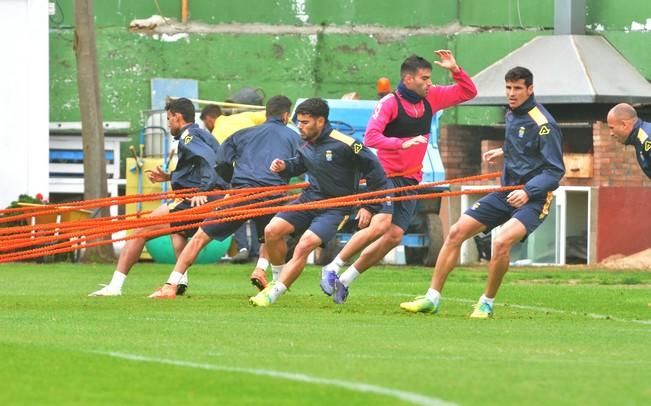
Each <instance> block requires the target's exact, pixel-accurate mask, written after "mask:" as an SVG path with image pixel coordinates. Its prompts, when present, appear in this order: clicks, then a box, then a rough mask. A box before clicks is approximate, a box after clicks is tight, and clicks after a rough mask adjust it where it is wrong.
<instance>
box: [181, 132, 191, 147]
mask: <svg viewBox="0 0 651 406" xmlns="http://www.w3.org/2000/svg"><path fill="white" fill-rule="evenodd" d="M190 141H192V136H191V135H190V134H186V135H185V136H184V137H183V143H184V144H185V145H188V144H189V143H190Z"/></svg>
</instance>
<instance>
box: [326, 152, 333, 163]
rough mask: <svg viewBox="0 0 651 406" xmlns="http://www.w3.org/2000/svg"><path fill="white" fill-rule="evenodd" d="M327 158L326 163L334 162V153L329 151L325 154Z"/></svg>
mask: <svg viewBox="0 0 651 406" xmlns="http://www.w3.org/2000/svg"><path fill="white" fill-rule="evenodd" d="M325 157H326V161H328V162H332V151H331V150H327V151H326V152H325Z"/></svg>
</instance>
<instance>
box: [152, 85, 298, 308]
mask: <svg viewBox="0 0 651 406" xmlns="http://www.w3.org/2000/svg"><path fill="white" fill-rule="evenodd" d="M291 106H292V102H291V101H290V100H289V99H288V98H287V97H285V96H274V97H272V98H270V99H269V101H268V102H267V105H266V112H267V121H265V122H264V123H263V124H261V125H258V126H254V127H249V128H245V129H243V130H240V131H237V132H236V133H234V134H233V135H231V136H230V137H229V138H227V139H226V140H225V141H224V143H223V144H221V146H220V151H219V155H218V157H217V171H218V172H219V174H220V175H221V176H222V177H223V178H224V179H227V180H230V182H231V186H232V188H233V189H241V188H248V187H264V186H278V185H286V184H287V183H288V182H289V177H284V176H281V175H278V174H276V173H274V172H272V171H271V170H270V169H269V165H271V162H272V160H273V159H275V158H277V157H279V156H280V157H286V158H289V157H292V156H294V155H295V153H296V151H297V148H298V144H299V137H298V136H297V134H296V133H295V132H294V131H293V130H292V129H290V128H288V127H287V122H288V120H289V112H290V109H291ZM276 197H278V196H277V195H276V196H268V197H262V198H259V199H254V200H249V201H247V202H246V203H240V205H242V204H251V203H255V202H260V201H264V200H271V199H274V198H276ZM272 217H273V215H267V216H260V217H256V218H255V219H254V221H255V222H256V226H257V230H260V231H258V234H259V235H258V238H259V239H261V238H262V230H264V227H265V226H266V225H267V224H268V223H269V221H270V220H271V218H272ZM246 220H247V219H241V220H235V221H229V222H225V223H216V224H205V225H202V226H201V227H199V230H198V231H197V233H196V234H195V235H194V236H193V237H192V240H190V242H189V243H188V244H187V245H186V247H185V248H184V249H183V252H181V255H180V256H179V257H178V259H177V261H176V265H175V266H174V270H173V271H172V273H171V274H170V276H169V279H168V280H167V283H166V284H165V285H163V286H162V287H161V288H160V289H158V290H157V291H156V292H154V293H152V294H151V295H150V296H149V297H151V298H154V299H173V298H175V297H176V292H177V288H178V285H179V284H180V283H181V281H182V280H183V277H184V275H185V274H186V272H187V270H188V268H189V267H190V266H191V265H192V264H193V263H194V261H195V259H196V258H197V256H198V255H199V252H200V251H201V249H202V248H203V247H205V246H206V245H208V243H209V242H210V241H211V240H218V241H222V240H224V239H225V238H227V237H228V236H229V235H231V234H233V232H234V231H235V230H237V229H238V228H239V227H240V226H241V225H242V224H244V223H245V222H246ZM261 261H262V262H265V263H261ZM266 261H267V256H266V253H265V250H264V245H263V246H262V247H261V248H260V259H259V261H258V268H262V269H266V268H267V264H266ZM263 276H264V274H263ZM265 283H266V281H265Z"/></svg>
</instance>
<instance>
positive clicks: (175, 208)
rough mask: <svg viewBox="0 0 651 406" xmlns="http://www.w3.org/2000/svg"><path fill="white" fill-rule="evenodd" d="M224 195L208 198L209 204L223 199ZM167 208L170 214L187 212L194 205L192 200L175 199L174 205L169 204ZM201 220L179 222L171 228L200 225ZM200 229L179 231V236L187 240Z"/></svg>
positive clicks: (172, 224) (171, 225) (171, 224)
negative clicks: (193, 224)
mask: <svg viewBox="0 0 651 406" xmlns="http://www.w3.org/2000/svg"><path fill="white" fill-rule="evenodd" d="M222 198H223V195H211V196H208V202H214V201H215V200H219V199H222ZM167 207H168V208H169V210H170V213H177V212H180V211H183V210H187V209H190V208H192V204H191V203H190V200H186V199H174V201H173V202H172V203H168V205H167ZM199 221H200V219H195V220H190V221H179V222H176V223H170V227H179V226H185V225H187V224H192V223H198V222H199ZM198 229H199V228H198V227H195V228H186V229H185V230H181V231H177V232H176V233H177V234H181V235H184V236H185V237H186V238H190V237H192V236H193V235H195V234H196V232H197V230H198Z"/></svg>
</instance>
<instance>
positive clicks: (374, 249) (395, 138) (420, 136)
mask: <svg viewBox="0 0 651 406" xmlns="http://www.w3.org/2000/svg"><path fill="white" fill-rule="evenodd" d="M435 54H436V55H437V56H438V57H439V59H440V61H435V63H436V64H437V65H438V66H440V67H441V68H444V69H447V70H449V71H450V72H451V73H452V78H453V79H454V81H455V82H456V84H454V85H451V86H433V85H432V80H431V77H432V64H430V63H429V62H428V61H427V60H425V59H424V58H421V57H419V56H416V55H412V56H410V57H408V58H407V59H405V61H404V62H403V63H402V65H401V66H400V77H401V80H400V84H399V85H398V89H397V90H396V91H394V92H393V93H390V94H388V95H386V96H385V97H384V98H383V99H382V100H380V101H379V103H378V105H377V107H376V109H375V112H374V113H373V115H372V116H371V119H370V120H369V123H368V127H367V130H366V134H365V136H364V144H365V145H366V146H368V147H372V148H377V153H378V158H379V159H380V162H381V163H382V166H383V167H384V170H385V171H386V173H387V174H389V176H391V177H390V178H389V180H390V182H391V183H392V186H391V187H393V188H396V187H403V186H412V185H416V184H418V183H419V182H420V181H421V180H422V179H423V172H422V162H423V158H424V156H425V153H426V152H427V143H428V141H429V136H430V129H431V126H432V118H433V117H434V115H435V114H436V112H437V111H439V110H442V109H444V108H447V107H450V106H454V105H457V104H459V103H462V102H464V101H467V100H470V99H472V98H473V97H475V95H476V94H477V89H476V88H475V85H474V84H473V82H472V80H471V79H470V77H469V76H468V75H467V74H466V73H465V72H464V71H463V70H462V69H461V68H460V67H459V65H457V62H456V60H455V58H454V55H453V54H452V52H450V51H447V50H439V51H435ZM392 174H396V175H395V176H392ZM416 193H417V192H415V191H410V192H402V193H399V194H398V196H404V195H414V194H416ZM415 210H416V200H403V201H398V202H395V203H394V208H393V216H392V215H391V213H390V212H387V211H385V210H382V211H381V212H380V213H379V214H376V215H375V216H373V218H372V219H371V225H370V226H369V227H368V228H366V229H364V230H361V231H359V232H357V233H355V234H354V235H353V237H352V238H351V240H350V241H349V242H348V243H347V244H346V246H344V248H343V249H342V250H341V252H340V253H339V255H337V257H335V259H334V260H333V261H332V262H331V263H330V264H328V265H326V266H325V267H324V268H323V270H322V279H321V289H322V290H323V292H324V293H325V294H326V295H333V300H334V301H335V302H337V303H343V300H342V298H344V299H345V298H346V297H347V296H348V287H349V286H350V284H351V283H352V282H353V281H354V280H355V279H356V278H357V277H358V276H359V275H360V274H361V273H363V272H364V271H366V270H368V269H369V268H370V267H371V266H373V265H375V264H376V263H377V262H378V261H380V260H381V259H382V258H384V256H385V255H386V254H387V253H388V252H389V251H390V250H391V249H393V248H394V247H396V246H397V245H398V244H400V242H401V241H402V237H403V235H404V234H405V232H406V231H407V228H408V227H409V223H410V222H411V220H412V218H413V216H414V212H415ZM368 244H370V245H368ZM367 245H368V246H367ZM364 247H366V248H365V249H364V251H362V254H361V256H360V257H359V258H358V259H357V260H356V261H355V263H353V265H351V266H350V267H349V268H348V269H347V270H346V271H345V272H344V273H343V274H341V276H338V275H337V273H338V272H339V270H340V268H341V267H342V266H343V265H344V264H345V263H346V261H348V260H349V259H350V258H352V257H353V256H354V255H355V254H357V253H358V252H359V251H360V250H362V249H363V248H364Z"/></svg>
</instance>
